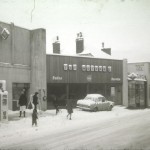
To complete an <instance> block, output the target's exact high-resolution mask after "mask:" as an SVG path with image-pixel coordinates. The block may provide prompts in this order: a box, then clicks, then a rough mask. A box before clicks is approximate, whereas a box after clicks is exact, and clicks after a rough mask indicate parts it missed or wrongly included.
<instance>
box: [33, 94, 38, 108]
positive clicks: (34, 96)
mask: <svg viewBox="0 0 150 150" xmlns="http://www.w3.org/2000/svg"><path fill="white" fill-rule="evenodd" d="M38 94H39V93H38V92H35V94H34V95H33V104H34V109H37V104H38V103H39V102H38Z"/></svg>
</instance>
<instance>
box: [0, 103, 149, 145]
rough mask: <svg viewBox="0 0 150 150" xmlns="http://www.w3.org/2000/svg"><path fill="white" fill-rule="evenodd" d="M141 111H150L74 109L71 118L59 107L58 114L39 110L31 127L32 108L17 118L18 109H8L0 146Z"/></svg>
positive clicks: (0, 136) (118, 107)
mask: <svg viewBox="0 0 150 150" xmlns="http://www.w3.org/2000/svg"><path fill="white" fill-rule="evenodd" d="M141 111H150V110H149V109H135V110H131V109H126V108H125V107H123V106H115V107H114V108H113V109H112V111H99V112H89V111H82V110H80V109H77V108H76V109H74V112H73V115H72V120H68V119H67V117H66V116H67V111H66V110H65V109H61V110H60V112H59V114H57V115H56V114H55V110H47V111H44V112H43V111H39V110H38V114H39V119H38V126H37V127H32V125H31V124H32V118H31V114H32V110H30V109H28V110H27V111H26V117H25V118H24V117H21V118H19V117H18V116H19V111H9V112H8V114H9V121H8V122H6V123H2V122H0V143H1V146H3V145H6V143H8V141H9V144H13V143H14V142H16V141H21V140H22V141H23V140H24V139H34V137H37V136H38V137H42V136H46V135H47V134H49V133H56V132H60V133H61V132H63V131H69V130H73V129H79V128H80V127H83V126H85V127H88V126H90V125H92V124H93V123H96V122H102V121H106V120H107V119H113V118H119V117H123V116H126V115H132V114H135V113H140V112H141Z"/></svg>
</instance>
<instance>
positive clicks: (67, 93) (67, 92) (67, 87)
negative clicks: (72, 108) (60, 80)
mask: <svg viewBox="0 0 150 150" xmlns="http://www.w3.org/2000/svg"><path fill="white" fill-rule="evenodd" d="M66 95H67V97H66V98H67V99H69V84H67V86H66Z"/></svg>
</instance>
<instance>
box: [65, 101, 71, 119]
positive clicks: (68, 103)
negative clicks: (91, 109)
mask: <svg viewBox="0 0 150 150" xmlns="http://www.w3.org/2000/svg"><path fill="white" fill-rule="evenodd" d="M66 108H67V112H68V115H67V118H69V119H70V120H71V115H72V113H73V104H72V100H71V99H68V100H67V105H66Z"/></svg>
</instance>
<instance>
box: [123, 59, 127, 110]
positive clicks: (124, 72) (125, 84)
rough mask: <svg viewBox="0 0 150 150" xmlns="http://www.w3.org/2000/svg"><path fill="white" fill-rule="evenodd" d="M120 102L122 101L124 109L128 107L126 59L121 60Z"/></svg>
mask: <svg viewBox="0 0 150 150" xmlns="http://www.w3.org/2000/svg"><path fill="white" fill-rule="evenodd" d="M122 101H123V105H124V106H126V107H128V73H127V59H123V84H122Z"/></svg>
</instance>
